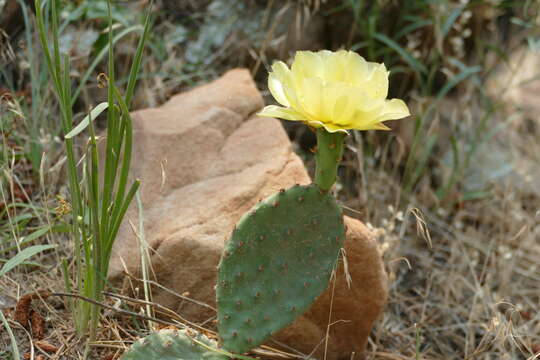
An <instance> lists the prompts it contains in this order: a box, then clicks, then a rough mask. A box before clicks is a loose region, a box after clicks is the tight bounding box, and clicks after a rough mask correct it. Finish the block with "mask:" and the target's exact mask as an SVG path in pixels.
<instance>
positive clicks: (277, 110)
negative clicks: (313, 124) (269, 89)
mask: <svg viewBox="0 0 540 360" xmlns="http://www.w3.org/2000/svg"><path fill="white" fill-rule="evenodd" d="M257 115H258V116H264V117H271V118H279V119H284V120H292V121H305V117H304V116H303V115H302V114H300V113H299V112H297V111H296V110H294V109H291V108H284V107H281V106H276V105H268V106H265V107H264V109H262V110H261V111H260V112H258V113H257Z"/></svg>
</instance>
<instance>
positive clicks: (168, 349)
mask: <svg viewBox="0 0 540 360" xmlns="http://www.w3.org/2000/svg"><path fill="white" fill-rule="evenodd" d="M199 343H203V344H205V345H207V346H208V347H209V348H214V349H216V348H217V344H216V343H215V342H214V341H212V340H210V339H208V338H207V337H206V336H204V335H202V334H193V336H191V335H189V336H188V334H187V333H186V331H184V330H161V331H159V332H156V333H153V334H151V335H148V336H147V337H145V338H143V339H141V340H139V341H138V342H136V343H134V344H133V346H131V349H129V350H128V351H127V352H125V353H124V355H122V357H121V358H120V359H121V360H199V359H200V360H225V359H228V357H227V356H225V355H222V354H220V353H218V352H215V351H212V350H210V349H207V348H205V347H204V346H202V345H200V344H199Z"/></svg>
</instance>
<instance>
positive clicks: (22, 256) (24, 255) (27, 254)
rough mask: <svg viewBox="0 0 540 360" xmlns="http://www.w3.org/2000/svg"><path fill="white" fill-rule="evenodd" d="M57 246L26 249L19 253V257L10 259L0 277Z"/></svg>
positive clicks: (37, 246) (35, 246)
mask: <svg viewBox="0 0 540 360" xmlns="http://www.w3.org/2000/svg"><path fill="white" fill-rule="evenodd" d="M55 246H56V245H34V246H30V247H27V248H26V249H24V250H22V251H21V252H19V253H18V254H17V255H15V256H14V257H12V258H11V259H9V260H8V261H7V262H6V263H5V264H4V266H2V268H1V269H0V277H2V276H4V275H5V274H7V273H8V272H9V271H10V270H12V269H13V268H15V267H16V266H18V265H19V264H21V263H23V262H24V261H26V260H27V259H29V258H31V257H32V256H34V255H36V254H38V253H40V252H43V251H45V250H48V249H52V248H54V247H55Z"/></svg>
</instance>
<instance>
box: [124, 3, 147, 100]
mask: <svg viewBox="0 0 540 360" xmlns="http://www.w3.org/2000/svg"><path fill="white" fill-rule="evenodd" d="M152 4H153V1H151V2H150V5H149V6H148V11H147V13H146V18H145V20H144V30H143V34H142V36H141V38H140V39H139V44H138V45H137V50H136V51H135V57H134V60H133V64H132V66H131V69H130V71H129V80H128V85H127V89H126V97H125V99H126V105H127V107H128V109H129V107H130V105H131V99H132V98H133V92H134V91H135V84H136V82H137V76H138V74H139V70H140V67H141V60H142V55H143V51H144V48H145V44H146V40H147V39H148V34H149V31H150V14H151V11H152Z"/></svg>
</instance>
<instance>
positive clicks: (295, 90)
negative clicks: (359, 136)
mask: <svg viewBox="0 0 540 360" xmlns="http://www.w3.org/2000/svg"><path fill="white" fill-rule="evenodd" d="M388 74H389V72H388V71H387V70H386V67H385V66H384V64H378V63H373V62H368V61H366V60H364V58H363V57H361V56H360V55H358V54H357V53H355V52H353V51H346V50H340V51H337V52H331V51H328V50H322V51H318V52H312V51H298V52H297V53H296V56H295V58H294V62H293V64H292V66H291V68H290V69H289V68H288V66H287V65H286V64H285V63H283V62H281V61H279V62H276V63H274V65H273V66H272V72H270V75H269V76H268V88H269V89H270V92H271V93H272V95H273V96H274V98H275V99H276V101H277V102H278V103H280V104H281V105H282V106H276V105H270V106H266V107H265V108H264V109H263V110H262V111H261V112H260V113H259V114H258V115H260V116H267V117H275V118H281V119H285V120H293V121H302V122H304V123H306V124H307V125H309V126H312V127H315V128H320V127H324V128H325V129H326V130H327V131H329V132H336V131H342V132H347V129H357V130H371V129H375V130H388V129H389V128H388V127H386V126H385V125H384V124H382V122H383V121H385V120H395V119H401V118H404V117H406V116H409V115H410V113H409V109H408V108H407V105H405V103H404V102H403V101H402V100H399V99H391V100H387V99H386V97H387V96H388Z"/></svg>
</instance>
